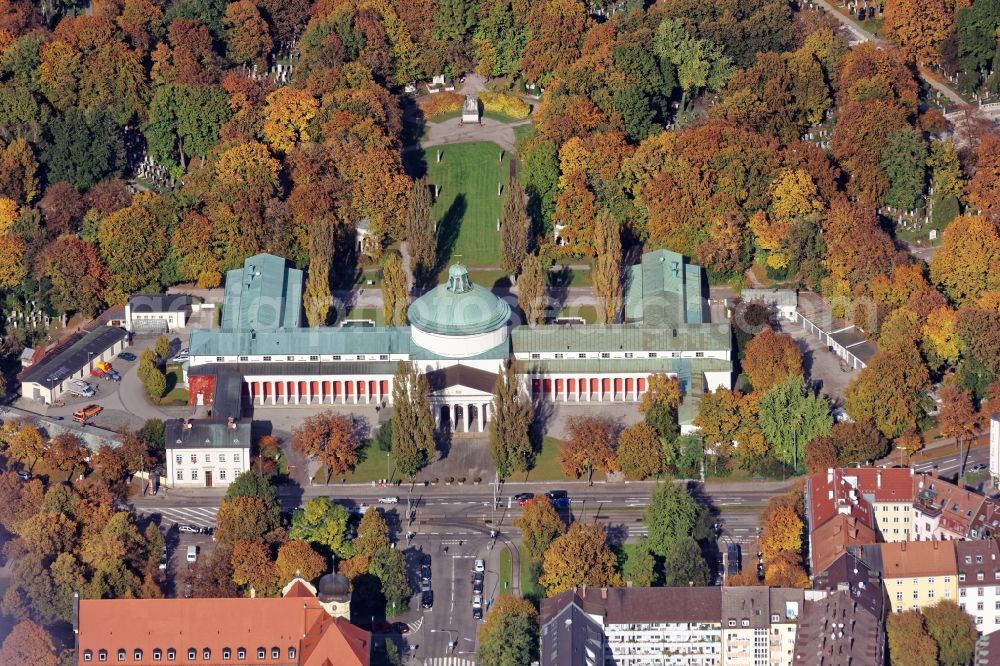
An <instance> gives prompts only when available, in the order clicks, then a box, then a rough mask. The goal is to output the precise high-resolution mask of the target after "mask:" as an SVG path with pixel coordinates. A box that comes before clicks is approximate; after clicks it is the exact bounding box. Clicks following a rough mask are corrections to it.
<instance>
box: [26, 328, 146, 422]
mask: <svg viewBox="0 0 1000 666" xmlns="http://www.w3.org/2000/svg"><path fill="white" fill-rule="evenodd" d="M126 346H128V331H126V330H125V329H123V328H118V327H117V326H98V327H97V328H95V329H94V330H92V331H87V332H86V333H81V334H75V335H74V336H73V337H71V338H70V339H69V340H67V341H66V342H65V343H63V344H62V345H61V346H60V347H57V348H55V349H53V350H51V351H49V352H47V353H46V354H45V355H44V356H43V357H42V358H41V360H38V361H36V362H34V363H32V364H31V366H29V367H28V368H26V369H25V370H24V371H22V372H21V374H20V375H18V379H20V380H21V397H23V398H29V399H31V400H37V401H38V402H42V403H45V404H47V405H48V404H52V403H53V402H54V401H56V400H58V399H59V398H60V397H61V396H62V394H63V393H66V392H67V391H68V390H69V388H70V386H69V383H70V382H71V381H72V380H74V379H79V380H82V381H89V380H90V379H91V374H90V371H91V370H93V369H94V364H95V363H97V362H98V361H107V362H112V361H114V358H115V355H117V354H118V353H119V352H121V351H123V350H124V349H125V347H126Z"/></svg>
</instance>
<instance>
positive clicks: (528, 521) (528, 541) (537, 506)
mask: <svg viewBox="0 0 1000 666" xmlns="http://www.w3.org/2000/svg"><path fill="white" fill-rule="evenodd" d="M514 527H516V528H517V529H518V530H520V531H521V541H522V543H524V547H525V549H526V550H527V551H528V555H529V556H530V557H532V558H533V559H536V560H540V559H541V558H542V556H543V555H544V554H545V551H546V549H547V548H548V547H549V544H551V543H552V542H553V541H555V540H556V539H557V538H558V537H560V536H562V535H563V534H565V532H566V524H565V523H563V520H562V518H560V517H559V514H558V513H556V510H555V508H553V506H552V503H551V502H550V501H549V498H548V497H544V496H541V495H539V496H536V497H532V498H531V499H529V500H528V501H527V503H526V504H525V505H524V507H523V510H522V513H521V515H520V516H519V517H518V518H515V519H514Z"/></svg>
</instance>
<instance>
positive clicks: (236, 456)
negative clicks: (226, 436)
mask: <svg viewBox="0 0 1000 666" xmlns="http://www.w3.org/2000/svg"><path fill="white" fill-rule="evenodd" d="M177 456H180V463H178V462H177ZM192 456H194V458H195V460H196V462H192V461H191V460H192ZM248 469H250V448H249V446H248V447H245V448H225V449H224V448H218V449H215V448H205V449H191V448H183V449H170V448H168V449H167V485H168V486H169V487H172V488H184V487H187V488H204V487H205V478H206V473H209V472H210V473H211V475H212V486H213V487H216V486H223V487H224V486H228V485H229V484H230V483H231V482H232V480H233V479H235V478H236V477H237V476H239V475H240V474H241V473H243V472H245V471H247V470H248ZM178 471H179V472H180V473H181V476H182V478H181V479H178V478H177V472H178ZM223 476H224V477H225V478H223Z"/></svg>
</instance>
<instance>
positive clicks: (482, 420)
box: [476, 404, 486, 432]
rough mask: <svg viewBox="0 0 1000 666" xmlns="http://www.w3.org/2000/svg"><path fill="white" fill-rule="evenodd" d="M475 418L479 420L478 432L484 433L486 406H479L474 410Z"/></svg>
mask: <svg viewBox="0 0 1000 666" xmlns="http://www.w3.org/2000/svg"><path fill="white" fill-rule="evenodd" d="M476 416H477V417H478V418H479V432H486V419H485V416H486V405H484V404H480V405H479V406H478V407H477V408H476Z"/></svg>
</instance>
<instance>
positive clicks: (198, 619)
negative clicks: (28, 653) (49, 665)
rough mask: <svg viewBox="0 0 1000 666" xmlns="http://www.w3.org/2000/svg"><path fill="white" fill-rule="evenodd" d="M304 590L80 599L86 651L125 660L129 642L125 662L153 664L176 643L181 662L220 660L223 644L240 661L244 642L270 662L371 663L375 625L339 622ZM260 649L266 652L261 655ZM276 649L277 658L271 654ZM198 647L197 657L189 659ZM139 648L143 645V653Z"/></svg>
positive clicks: (348, 665) (254, 654) (343, 665)
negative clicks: (270, 594)
mask: <svg viewBox="0 0 1000 666" xmlns="http://www.w3.org/2000/svg"><path fill="white" fill-rule="evenodd" d="M293 589H295V586H294V585H293ZM303 589H305V591H307V592H308V589H307V588H305V587H304V586H303ZM290 591H291V590H290ZM299 592H300V591H299V590H296V594H295V595H294V596H286V597H283V598H278V599H270V598H256V599H246V598H240V599H93V600H81V601H80V611H79V632H78V641H79V642H78V648H79V654H80V655H81V656H82V655H83V654H84V651H86V650H91V651H92V653H93V655H94V656H93V661H94V662H97V661H98V651H99V650H102V649H104V650H107V651H108V662H114V663H119V662H118V657H117V654H118V650H119V649H124V650H125V652H126V654H125V660H124V662H121V663H124V664H129V665H135V664H139V665H142V666H147V665H150V666H152V665H153V664H159V663H164V662H165V661H166V656H167V651H168V650H169V649H174V650H175V651H176V655H177V656H176V660H175V662H174V663H176V664H187V663H199V664H203V663H205V659H204V658H203V654H204V651H205V650H210V651H211V660H212V661H213V662H217V661H220V660H221V659H222V651H223V649H224V648H229V649H230V650H231V651H232V655H233V659H234V661H235V659H236V654H237V650H238V649H239V648H245V649H246V651H247V659H248V660H249V661H252V662H254V663H256V664H262V665H268V666H270V665H279V664H280V665H282V666H284V665H286V664H293V665H296V666H297V665H300V664H301V665H305V664H309V666H313V664H320V663H322V658H326V657H329V658H331V659H332V662H333V663H336V664H337V666H368V663H369V658H368V652H369V647H370V637H369V634H368V632H365V631H363V630H361V629H358V628H357V627H353V626H350V625H349V624H347V623H345V622H342V621H341V622H335V621H333V618H331V617H330V615H328V614H327V613H326V611H325V610H323V608H322V606H320V604H319V601H318V600H317V599H316V597H315V596H312V595H311V594H310V595H309V596H308V597H306V596H304V595H300V594H299ZM345 625H346V626H345ZM261 648H263V649H264V651H265V652H264V655H265V658H264V659H258V658H257V653H258V650H259V649H261ZM274 648H277V649H278V654H279V657H278V658H277V659H274V658H272V656H271V655H272V650H273V649H274ZM289 648H292V652H291V653H290V652H289ZM156 649H159V650H161V652H162V658H161V659H160V661H158V662H154V660H153V651H154V650H156ZM191 649H194V650H195V657H196V658H195V659H193V660H189V659H188V651H189V650H191ZM136 650H141V658H140V659H139V660H136V659H135V655H136ZM307 651H308V655H307V654H306V652H307ZM290 654H293V655H294V656H292V657H290V656H289V655H290ZM81 662H82V658H81Z"/></svg>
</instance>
